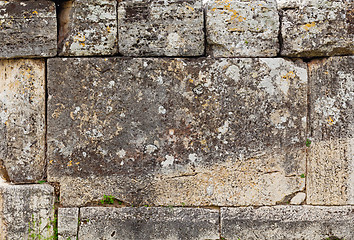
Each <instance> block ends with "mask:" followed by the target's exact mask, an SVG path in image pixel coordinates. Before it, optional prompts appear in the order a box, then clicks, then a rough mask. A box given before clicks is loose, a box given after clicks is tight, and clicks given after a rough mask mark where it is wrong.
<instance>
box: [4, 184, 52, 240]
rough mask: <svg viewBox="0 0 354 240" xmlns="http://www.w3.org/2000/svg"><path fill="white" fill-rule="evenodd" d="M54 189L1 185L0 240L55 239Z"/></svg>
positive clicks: (44, 185) (48, 186) (41, 185)
mask: <svg viewBox="0 0 354 240" xmlns="http://www.w3.org/2000/svg"><path fill="white" fill-rule="evenodd" d="M54 227H55V226H54V188H53V187H52V186H50V185H47V184H40V185H10V184H5V183H0V239H1V240H3V239H4V240H5V239H52V238H50V237H53V234H54V232H53V230H54Z"/></svg>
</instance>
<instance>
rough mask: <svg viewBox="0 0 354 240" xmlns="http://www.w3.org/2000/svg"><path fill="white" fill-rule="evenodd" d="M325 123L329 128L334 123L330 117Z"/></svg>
mask: <svg viewBox="0 0 354 240" xmlns="http://www.w3.org/2000/svg"><path fill="white" fill-rule="evenodd" d="M327 121H328V124H329V125H330V126H332V125H333V124H334V121H333V119H332V118H331V117H329V118H328V120H327Z"/></svg>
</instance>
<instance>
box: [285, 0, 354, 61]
mask: <svg viewBox="0 0 354 240" xmlns="http://www.w3.org/2000/svg"><path fill="white" fill-rule="evenodd" d="M281 2H282V1H281ZM291 2H292V4H290V5H288V4H283V3H282V5H281V6H283V7H284V9H283V10H282V15H281V16H282V17H281V18H282V20H281V22H282V26H281V34H282V38H283V44H282V45H283V46H282V49H281V55H282V56H290V57H316V56H333V55H349V54H354V41H353V39H354V17H353V14H354V13H353V9H354V2H353V1H348V0H345V1H343V0H306V1H296V2H295V1H294V0H293V1H291ZM289 7H291V8H289Z"/></svg>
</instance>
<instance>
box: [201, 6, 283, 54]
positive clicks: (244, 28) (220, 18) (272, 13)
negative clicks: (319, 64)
mask: <svg viewBox="0 0 354 240" xmlns="http://www.w3.org/2000/svg"><path fill="white" fill-rule="evenodd" d="M279 25H280V23H279V16H278V11H277V4H276V1H275V0H263V1H262V0H256V1H250V0H233V1H230V0H212V1H208V3H207V15H206V30H207V42H208V48H209V49H208V54H210V55H212V56H214V57H274V56H276V55H277V53H278V52H279V50H280V49H279V41H278V33H279Z"/></svg>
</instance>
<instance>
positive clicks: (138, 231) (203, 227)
mask: <svg viewBox="0 0 354 240" xmlns="http://www.w3.org/2000/svg"><path fill="white" fill-rule="evenodd" d="M80 219H81V223H80V228H79V239H85V240H95V239H101V238H102V239H117V240H130V239H131V240H136V239H146V240H150V239H151V240H152V239H154V240H167V239H171V240H172V239H178V240H187V239H190V240H205V239H210V240H211V239H219V211H218V210H211V209H198V208H166V207H165V208H153V207H143V208H100V207H91V208H81V209H80Z"/></svg>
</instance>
